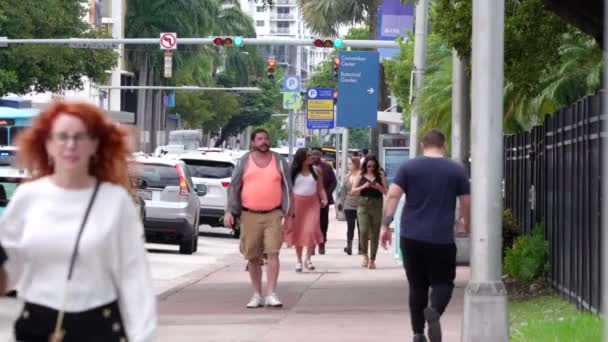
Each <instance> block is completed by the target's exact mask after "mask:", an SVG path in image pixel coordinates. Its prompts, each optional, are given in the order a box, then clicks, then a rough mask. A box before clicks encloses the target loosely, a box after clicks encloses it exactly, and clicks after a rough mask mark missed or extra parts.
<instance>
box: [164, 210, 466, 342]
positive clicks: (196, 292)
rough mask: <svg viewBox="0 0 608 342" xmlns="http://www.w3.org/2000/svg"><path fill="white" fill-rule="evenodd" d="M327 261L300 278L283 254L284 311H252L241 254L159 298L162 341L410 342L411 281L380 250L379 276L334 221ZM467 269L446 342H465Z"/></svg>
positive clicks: (446, 320)
mask: <svg viewBox="0 0 608 342" xmlns="http://www.w3.org/2000/svg"><path fill="white" fill-rule="evenodd" d="M330 215H331V216H330V228H329V242H328V245H327V254H326V255H317V256H315V257H313V263H314V264H315V266H316V267H317V270H316V271H314V272H306V271H305V272H304V273H302V274H297V273H295V272H294V267H295V252H294V251H293V249H283V250H282V254H281V261H282V266H281V275H280V277H279V288H278V290H277V292H278V294H279V297H280V299H281V301H282V302H283V304H284V308H282V309H265V308H264V309H254V310H251V309H246V308H245V304H246V303H247V302H248V301H249V299H250V297H251V294H252V293H251V289H250V286H249V280H248V279H249V277H248V274H247V273H246V272H245V262H244V261H243V260H242V258H241V257H240V255H238V254H236V253H235V254H234V255H232V256H231V257H230V258H229V260H224V261H225V262H226V263H225V264H224V267H222V268H219V269H216V270H215V271H214V272H213V273H209V274H206V273H200V274H196V273H193V274H192V275H191V280H190V281H188V282H187V283H186V284H187V285H184V286H182V287H178V288H176V289H173V290H172V291H168V292H166V293H165V294H163V295H161V296H160V301H159V309H160V315H161V317H160V329H159V336H158V337H159V338H158V340H159V341H184V342H186V341H197V342H198V341H239V342H240V341H285V340H287V339H288V340H290V341H306V342H310V341H315V342H319V341H339V340H340V339H342V340H345V341H349V342H353V341H371V340H373V339H382V340H385V341H411V339H412V333H411V328H410V317H409V310H408V307H407V302H408V289H407V281H406V278H405V273H404V271H403V269H402V267H401V266H400V265H399V263H398V261H397V260H395V258H394V256H393V255H392V254H391V253H389V252H388V251H385V250H382V249H381V250H380V251H379V255H378V258H377V261H376V263H377V266H378V269H376V270H368V269H363V268H361V267H360V263H361V257H360V256H358V255H352V256H348V255H346V254H344V252H343V248H344V245H345V242H344V240H345V236H346V223H345V222H339V221H336V220H335V219H334V218H335V215H334V214H333V211H332V213H331V214H330ZM468 276H469V271H468V268H466V267H459V269H458V272H457V281H456V289H455V291H454V296H453V299H452V302H451V303H450V305H449V307H448V310H447V311H446V313H445V315H444V316H443V317H442V325H443V330H444V339H443V340H444V341H448V342H451V341H459V340H460V329H461V317H462V312H463V297H464V288H465V286H466V282H467V279H468Z"/></svg>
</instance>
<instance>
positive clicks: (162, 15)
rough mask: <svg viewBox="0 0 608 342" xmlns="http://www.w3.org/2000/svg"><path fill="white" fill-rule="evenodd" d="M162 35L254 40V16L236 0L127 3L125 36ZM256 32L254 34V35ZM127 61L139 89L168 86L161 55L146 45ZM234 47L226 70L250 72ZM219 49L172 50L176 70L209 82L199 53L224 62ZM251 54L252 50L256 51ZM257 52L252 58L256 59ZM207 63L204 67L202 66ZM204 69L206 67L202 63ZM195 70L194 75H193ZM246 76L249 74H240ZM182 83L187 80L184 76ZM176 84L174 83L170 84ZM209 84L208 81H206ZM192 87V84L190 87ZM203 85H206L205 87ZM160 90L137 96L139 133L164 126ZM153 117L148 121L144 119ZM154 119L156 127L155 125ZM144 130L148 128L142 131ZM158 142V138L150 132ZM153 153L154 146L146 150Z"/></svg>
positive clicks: (198, 81) (217, 62)
mask: <svg viewBox="0 0 608 342" xmlns="http://www.w3.org/2000/svg"><path fill="white" fill-rule="evenodd" d="M161 32H176V33H177V36H178V37H204V36H209V35H211V34H213V33H217V34H239V35H245V36H255V29H254V27H253V23H252V21H251V18H249V17H248V16H247V15H246V14H245V13H243V12H242V11H241V10H240V7H239V2H238V0H131V1H128V3H127V15H126V36H127V37H129V38H141V37H158V36H159V34H160V33H161ZM252 32H253V34H252ZM128 50H129V53H128V54H127V60H128V62H129V64H130V66H131V67H132V69H133V70H134V71H135V72H136V74H137V78H138V84H139V85H151V84H154V85H158V84H162V83H163V82H165V79H164V78H162V77H161V70H162V65H163V55H162V53H161V52H160V51H158V52H154V51H149V47H145V46H129V47H128ZM235 50H236V49H226V50H225V51H224V53H226V52H227V56H229V58H227V59H226V61H228V66H229V67H231V68H232V67H233V66H236V67H238V68H239V69H240V70H241V71H242V70H246V67H243V66H244V65H246V63H247V62H246V61H247V60H248V59H249V58H250V57H248V56H247V55H244V54H240V53H238V54H237V53H236V51H235ZM217 51H218V49H217V48H213V47H202V46H183V45H182V46H178V50H177V51H175V52H174V54H173V57H174V66H175V69H176V70H179V69H180V68H181V67H184V68H186V69H188V70H192V71H193V72H194V73H193V75H199V76H200V78H199V79H196V80H191V81H192V82H193V83H195V84H198V85H205V84H210V83H211V80H210V77H206V76H203V75H201V72H202V69H200V68H197V67H196V65H195V62H193V61H192V59H194V60H198V61H199V62H200V58H201V55H203V54H204V55H210V56H211V57H209V58H210V59H211V60H213V61H214V64H215V65H216V67H214V68H212V70H215V69H217V65H221V64H223V62H224V61H223V60H222V58H221V56H222V55H221V54H220V53H218V52H217ZM252 51H253V50H252ZM255 55H256V54H255V51H253V53H252V56H255ZM203 64H204V63H203ZM204 65H206V64H204ZM195 71H196V72H195ZM242 74H244V75H245V76H246V75H247V72H244V73H242ZM182 79H183V77H182ZM169 82H175V81H169ZM207 82H209V83H207ZM193 83H190V84H191V85H192V84H193ZM201 83H202V84H201ZM161 98H162V92H160V91H156V92H155V93H154V92H152V91H146V90H140V91H139V92H138V106H137V107H138V113H137V118H138V126H139V128H140V129H141V130H148V131H150V132H155V131H157V130H160V129H161V127H163V126H164V124H163V123H162V122H163V117H164V115H162V114H160V112H161V111H162V113H163V114H164V108H162V107H163V106H161ZM147 114H151V115H152V118H156V120H152V119H151V118H150V117H146V115H147ZM153 121H154V122H155V123H153ZM144 126H145V127H144ZM151 136H152V143H154V141H155V140H154V136H155V134H151ZM147 149H148V150H149V149H150V147H149V146H148V147H147Z"/></svg>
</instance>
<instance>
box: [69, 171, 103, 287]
mask: <svg viewBox="0 0 608 342" xmlns="http://www.w3.org/2000/svg"><path fill="white" fill-rule="evenodd" d="M100 183H101V182H100V181H99V180H98V181H97V183H96V184H95V189H94V190H93V195H91V200H90V201H89V205H88V206H87V210H86V211H85V213H84V218H83V219H82V223H81V224H80V229H79V230H78V235H77V236H76V245H74V250H73V251H72V257H71V258H70V268H69V271H68V280H71V279H72V273H73V272H74V264H76V256H77V255H78V246H80V238H81V237H82V232H83V231H84V226H86V224H87V220H88V219H89V213H90V212H91V208H92V207H93V203H94V202H95V197H97V191H98V190H99V185H100Z"/></svg>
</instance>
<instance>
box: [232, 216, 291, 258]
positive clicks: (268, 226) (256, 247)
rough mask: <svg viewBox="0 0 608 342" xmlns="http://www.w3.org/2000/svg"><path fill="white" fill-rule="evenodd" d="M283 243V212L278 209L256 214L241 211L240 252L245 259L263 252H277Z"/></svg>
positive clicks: (258, 256)
mask: <svg viewBox="0 0 608 342" xmlns="http://www.w3.org/2000/svg"><path fill="white" fill-rule="evenodd" d="M282 245H283V212H282V211H281V210H280V209H276V210H273V211H271V212H269V213H264V214H258V213H253V212H250V211H243V212H242V213H241V241H240V250H241V254H242V255H243V256H244V257H245V259H247V260H255V259H261V258H262V256H263V255H264V254H278V253H279V251H280V250H281V246H282Z"/></svg>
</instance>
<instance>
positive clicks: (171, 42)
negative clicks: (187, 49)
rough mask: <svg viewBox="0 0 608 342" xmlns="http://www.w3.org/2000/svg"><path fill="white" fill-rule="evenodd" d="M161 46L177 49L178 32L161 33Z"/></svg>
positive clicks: (163, 48)
mask: <svg viewBox="0 0 608 342" xmlns="http://www.w3.org/2000/svg"><path fill="white" fill-rule="evenodd" d="M160 48H161V50H175V49H177V34H176V33H174V32H169V33H167V32H164V33H161V34H160Z"/></svg>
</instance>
